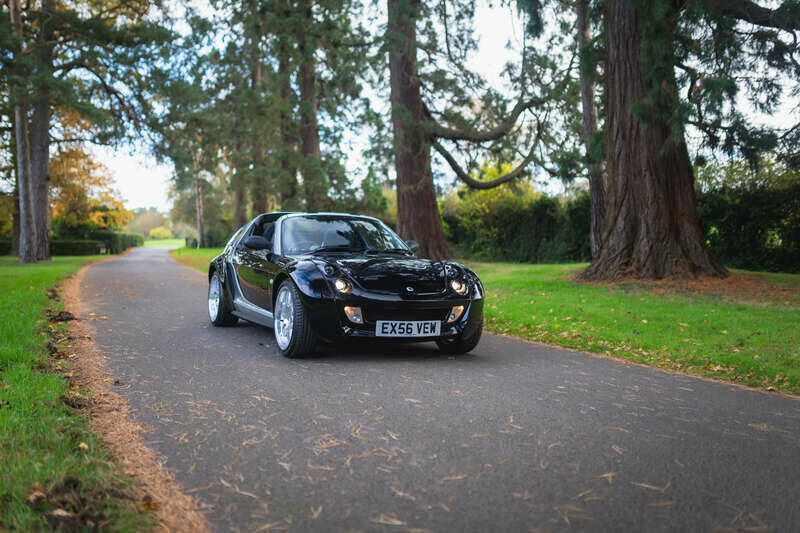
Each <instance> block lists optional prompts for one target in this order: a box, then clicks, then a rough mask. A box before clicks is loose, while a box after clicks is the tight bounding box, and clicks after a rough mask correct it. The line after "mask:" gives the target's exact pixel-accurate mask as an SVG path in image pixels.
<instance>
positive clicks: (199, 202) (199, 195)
mask: <svg viewBox="0 0 800 533" xmlns="http://www.w3.org/2000/svg"><path fill="white" fill-rule="evenodd" d="M194 210H195V215H196V216H197V247H198V248H205V247H206V228H205V223H204V222H203V184H202V183H200V182H197V186H196V187H195V192H194Z"/></svg>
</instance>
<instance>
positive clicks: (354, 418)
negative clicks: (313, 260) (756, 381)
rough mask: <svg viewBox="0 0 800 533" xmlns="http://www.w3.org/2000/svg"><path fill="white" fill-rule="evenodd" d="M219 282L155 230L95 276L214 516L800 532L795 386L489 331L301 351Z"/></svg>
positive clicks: (135, 372)
mask: <svg viewBox="0 0 800 533" xmlns="http://www.w3.org/2000/svg"><path fill="white" fill-rule="evenodd" d="M206 287H207V282H206V277H205V276H204V275H203V274H201V273H199V272H196V271H193V270H190V269H188V268H186V267H183V266H180V265H178V264H177V263H176V262H174V261H173V260H172V259H171V258H170V257H169V256H168V254H167V251H166V250H164V249H156V248H140V249H136V250H135V251H133V252H132V253H130V254H128V255H125V256H121V257H118V258H115V259H113V260H110V261H106V262H103V263H99V264H96V265H94V266H92V267H91V268H90V269H89V271H88V272H87V273H86V276H85V277H84V280H83V283H82V286H81V290H82V300H83V303H84V309H85V310H86V313H87V317H88V318H100V317H104V316H105V317H108V318H107V319H98V320H95V321H93V322H91V324H93V325H94V326H95V328H96V341H97V343H98V344H99V346H100V347H101V348H102V349H103V351H104V352H105V353H106V355H107V358H108V365H109V369H110V370H111V372H113V373H114V375H115V376H117V377H119V379H120V380H121V385H119V386H117V387H115V389H116V390H117V392H120V393H121V394H123V395H125V396H126V397H127V398H128V399H129V401H130V402H131V404H132V406H133V409H134V416H135V418H136V419H137V420H138V421H140V422H142V423H144V424H145V425H146V426H147V427H149V428H150V429H151V430H152V431H150V432H148V433H147V434H146V439H147V440H148V442H149V444H150V445H151V446H152V447H153V448H154V449H155V450H156V451H157V452H158V453H160V454H162V455H163V457H164V460H165V464H166V466H167V467H168V468H169V469H171V470H173V471H174V472H175V474H176V477H177V479H178V481H180V482H181V483H182V484H183V485H184V486H185V487H186V488H187V489H188V490H189V491H190V492H191V493H192V494H193V495H194V496H195V497H196V498H197V499H198V500H199V501H200V503H201V504H205V505H207V506H209V508H210V510H209V513H208V520H209V522H210V524H211V526H212V528H213V529H214V530H215V531H268V530H287V531H301V532H305V531H384V530H385V531H476V532H489V531H498V532H508V531H569V530H573V531H773V530H774V531H800V401H797V400H795V399H793V398H787V397H784V396H780V395H776V394H769V393H763V392H758V391H750V390H745V389H742V388H738V387H734V386H731V385H726V384H720V383H713V382H708V381H704V380H700V379H694V378H689V377H686V376H680V375H673V374H669V373H665V372H661V371H657V370H652V369H648V368H644V367H640V366H635V365H629V364H625V363H621V362H618V361H613V360H609V359H605V358H599V357H592V356H589V355H586V354H581V353H578V352H572V351H567V350H560V349H555V348H550V347H546V346H541V345H536V344H530V343H526V342H522V341H516V340H512V339H508V338H503V337H497V336H492V335H485V336H484V338H483V340H482V341H481V343H480V344H479V345H478V347H477V348H476V349H475V351H474V352H473V353H472V354H470V355H465V356H458V357H455V358H454V357H452V356H450V357H448V356H447V355H442V354H440V353H439V352H438V351H437V350H436V348H435V346H434V345H432V344H430V345H427V344H422V345H400V346H395V347H389V348H387V347H385V346H375V345H373V346H367V347H360V348H353V347H339V348H338V349H336V350H335V351H330V352H327V353H322V354H319V355H316V356H314V357H310V358H307V359H302V360H288V359H284V358H283V357H281V356H280V355H279V354H278V353H277V351H276V348H275V344H274V340H273V337H272V331H271V330H270V329H267V328H263V327H260V326H254V325H248V324H243V325H240V326H238V327H235V328H214V327H212V326H211V325H210V324H209V322H208V319H207V314H206ZM89 313H95V315H94V316H92V315H89Z"/></svg>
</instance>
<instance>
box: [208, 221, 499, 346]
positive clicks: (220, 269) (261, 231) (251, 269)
mask: <svg viewBox="0 0 800 533" xmlns="http://www.w3.org/2000/svg"><path fill="white" fill-rule="evenodd" d="M416 248H417V244H416V243H415V242H414V241H407V242H403V240H402V239H400V237H399V236H398V235H397V234H396V233H395V232H394V231H392V230H391V229H390V228H389V227H388V226H386V225H385V224H384V223H383V222H381V221H380V220H378V219H375V218H372V217H366V216H357V215H348V214H340V213H314V214H310V213H265V214H262V215H259V216H257V217H256V218H254V219H253V220H251V221H250V222H249V223H248V224H245V225H244V226H242V227H241V228H239V230H238V231H236V233H234V235H233V237H231V239H230V240H229V241H228V243H227V244H226V246H225V249H224V250H223V252H222V253H221V254H220V255H219V256H217V257H215V258H214V259H213V260H212V261H211V264H210V265H209V269H208V282H209V286H208V316H209V318H210V320H211V323H212V324H213V325H214V326H233V325H235V324H236V323H237V321H238V319H240V318H241V319H244V320H247V321H249V322H254V323H256V324H261V325H263V326H267V327H271V328H272V329H273V330H274V334H275V342H276V344H277V345H278V349H279V350H280V351H281V353H282V354H283V355H285V356H286V357H298V356H301V355H303V354H306V353H309V352H312V351H313V350H314V349H315V348H316V347H317V346H318V343H319V342H336V341H340V340H343V339H364V338H370V339H388V340H394V341H435V342H436V344H437V345H438V346H439V348H440V349H441V350H442V351H444V352H448V353H466V352H469V351H470V350H472V349H473V348H475V346H476V345H477V344H478V341H479V340H480V338H481V332H482V330H483V296H484V292H483V285H482V284H481V281H480V280H479V279H478V276H477V275H475V273H474V272H472V271H471V270H470V269H468V268H467V267H465V266H464V265H461V264H459V263H455V262H452V261H431V260H428V259H419V258H417V257H415V256H414V251H415V250H416Z"/></svg>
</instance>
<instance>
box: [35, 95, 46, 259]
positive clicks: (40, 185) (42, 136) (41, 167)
mask: <svg viewBox="0 0 800 533" xmlns="http://www.w3.org/2000/svg"><path fill="white" fill-rule="evenodd" d="M49 96H50V91H49V90H42V91H41V93H40V95H39V97H40V100H39V101H38V102H36V103H35V104H34V107H33V124H32V128H31V130H32V131H31V141H32V142H31V170H32V174H31V175H32V178H33V179H32V180H31V182H32V186H33V207H34V217H35V218H36V235H35V239H34V248H35V250H36V259H37V260H39V261H44V260H48V259H50V101H49Z"/></svg>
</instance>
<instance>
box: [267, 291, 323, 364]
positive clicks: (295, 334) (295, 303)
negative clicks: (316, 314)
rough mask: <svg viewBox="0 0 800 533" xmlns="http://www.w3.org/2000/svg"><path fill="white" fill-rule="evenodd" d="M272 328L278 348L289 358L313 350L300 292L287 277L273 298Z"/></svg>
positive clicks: (306, 315)
mask: <svg viewBox="0 0 800 533" xmlns="http://www.w3.org/2000/svg"><path fill="white" fill-rule="evenodd" d="M273 330H274V332H275V342H276V343H277V345H278V350H280V352H281V353H282V354H283V355H284V356H285V357H288V358H290V359H293V358H295V357H300V356H301V355H303V354H305V353H308V352H310V351H313V349H314V345H315V344H316V343H315V339H314V332H313V331H311V324H310V323H309V320H308V313H306V310H305V308H304V307H303V302H301V301H300V293H299V292H298V291H297V288H296V287H295V286H294V283H292V282H291V281H290V280H288V279H287V280H286V281H284V282H283V283H281V286H280V288H279V289H278V297H277V298H275V314H274V317H273Z"/></svg>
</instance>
